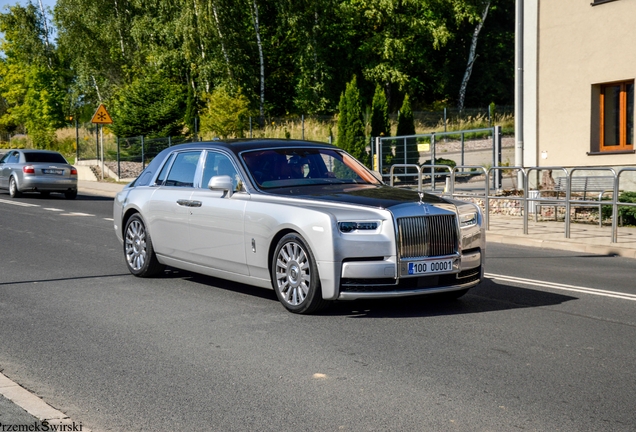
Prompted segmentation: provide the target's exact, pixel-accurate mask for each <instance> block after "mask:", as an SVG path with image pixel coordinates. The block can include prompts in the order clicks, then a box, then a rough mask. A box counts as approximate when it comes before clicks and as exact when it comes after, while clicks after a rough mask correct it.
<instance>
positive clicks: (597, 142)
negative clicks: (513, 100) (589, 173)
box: [516, 0, 636, 168]
mask: <svg viewBox="0 0 636 432" xmlns="http://www.w3.org/2000/svg"><path fill="white" fill-rule="evenodd" d="M517 2H522V3H521V4H522V6H523V8H522V9H521V8H518V10H517V14H518V18H519V13H520V11H521V10H522V11H523V13H522V19H523V21H522V22H523V40H522V41H519V42H518V45H517V51H519V48H520V46H523V51H522V53H519V52H518V53H517V56H518V59H519V58H522V59H523V60H522V61H520V63H518V65H519V64H522V65H523V68H522V71H521V72H519V70H520V69H519V67H517V71H518V74H519V75H518V76H519V77H522V78H523V79H522V83H523V89H521V88H520V87H519V85H518V86H517V88H518V91H517V95H519V94H520V93H522V98H521V99H518V100H519V101H520V102H519V103H520V104H521V105H522V106H521V107H520V106H519V104H518V105H517V110H518V111H519V110H520V109H521V108H522V109H523V116H522V119H521V120H522V123H523V125H522V131H523V134H518V138H517V147H516V151H517V156H516V164H517V165H518V164H521V163H522V164H523V165H524V166H526V167H530V166H565V167H576V166H586V167H587V166H603V167H615V168H618V167H625V166H632V167H635V166H636V153H635V150H636V148H635V146H634V79H635V78H636V0H517ZM518 126H519V124H518ZM518 130H519V129H518ZM521 157H522V160H520V158H521Z"/></svg>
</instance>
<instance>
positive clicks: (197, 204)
mask: <svg viewBox="0 0 636 432" xmlns="http://www.w3.org/2000/svg"><path fill="white" fill-rule="evenodd" d="M201 204H202V203H201V201H190V204H188V205H189V206H190V207H201Z"/></svg>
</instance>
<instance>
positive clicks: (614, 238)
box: [389, 164, 636, 243]
mask: <svg viewBox="0 0 636 432" xmlns="http://www.w3.org/2000/svg"><path fill="white" fill-rule="evenodd" d="M428 168H433V169H436V170H437V169H443V170H444V172H435V173H433V174H432V177H434V176H444V177H445V178H446V179H447V180H446V181H445V182H444V189H443V190H438V189H436V186H435V185H436V183H435V182H434V181H431V182H430V188H428V189H424V181H423V178H424V177H425V176H427V175H428V173H425V171H424V170H425V169H428ZM396 169H404V170H405V171H407V170H409V169H411V170H415V171H416V174H413V173H404V174H395V170H396ZM466 169H471V170H475V169H477V170H479V169H480V170H481V172H482V173H483V175H484V185H483V187H482V188H480V187H476V188H473V192H471V193H468V192H465V191H461V192H456V190H455V186H456V183H457V182H456V179H457V176H458V173H459V174H460V175H465V170H466ZM502 170H509V171H511V172H512V171H514V172H516V173H517V175H518V177H519V178H520V185H519V186H520V187H521V189H520V190H521V191H522V192H523V193H522V194H521V195H516V196H515V195H506V196H502V195H493V194H491V190H492V189H491V188H490V184H491V183H496V181H495V178H496V177H498V176H499V174H500V172H501V171H502ZM546 170H550V171H561V172H563V174H564V176H565V177H566V178H567V182H566V188H565V198H563V199H558V198H557V199H555V198H553V197H540V196H537V197H531V196H529V187H528V178H529V175H530V174H531V173H533V172H537V171H546ZM581 171H587V172H594V171H606V172H609V173H611V175H612V177H613V188H612V190H611V191H609V190H608V191H607V193H610V192H611V199H610V200H604V201H599V200H588V199H578V198H577V197H575V196H574V195H573V193H572V178H573V177H574V176H575V174H576V173H578V172H581ZM628 172H634V173H636V167H625V168H620V169H619V170H618V171H616V170H615V169H614V168H611V167H570V168H567V167H517V166H506V167H502V166H498V167H490V168H485V167H480V166H472V165H464V166H462V165H458V166H455V167H450V166H448V165H418V164H395V165H394V166H392V167H391V168H390V170H389V176H390V182H389V184H390V185H391V186H395V184H394V179H395V178H396V177H397V176H399V175H409V176H414V175H416V176H417V177H418V179H417V190H418V192H423V191H424V192H429V193H433V194H436V195H441V196H448V197H452V198H464V199H468V198H469V199H478V200H479V199H481V200H483V204H484V205H483V206H484V224H485V226H486V229H487V230H490V200H501V199H506V200H513V201H519V202H520V204H521V212H522V216H523V233H524V234H526V235H527V234H528V217H529V211H527V210H528V208H529V206H530V204H531V203H538V204H541V203H544V205H546V206H554V205H555V204H556V205H559V206H564V207H565V208H566V210H565V215H564V226H565V229H564V237H565V238H570V224H571V209H572V208H573V207H581V206H582V207H585V206H590V205H594V206H597V205H603V206H611V208H612V224H611V242H612V243H617V242H618V214H619V209H620V208H621V207H634V208H636V203H633V202H621V201H619V192H621V191H622V189H621V183H620V181H621V177H622V176H623V175H624V174H625V173H628ZM482 191H483V193H482ZM601 203H602V204H601ZM599 211H600V207H599ZM600 217H602V216H601V215H600V214H599V218H600Z"/></svg>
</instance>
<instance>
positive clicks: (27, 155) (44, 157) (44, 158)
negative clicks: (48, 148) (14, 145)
mask: <svg viewBox="0 0 636 432" xmlns="http://www.w3.org/2000/svg"><path fill="white" fill-rule="evenodd" d="M24 160H25V162H46V163H62V164H65V163H67V162H66V159H64V156H62V155H61V154H59V153H35V152H24Z"/></svg>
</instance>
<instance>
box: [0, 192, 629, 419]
mask: <svg viewBox="0 0 636 432" xmlns="http://www.w3.org/2000/svg"><path fill="white" fill-rule="evenodd" d="M16 203H21V204H29V205H30V206H24V205H20V206H18V205H16ZM111 207H112V200H110V199H105V198H99V197H89V196H80V197H78V200H76V201H67V200H64V199H62V198H59V199H58V198H56V197H54V196H51V198H50V199H39V198H38V197H34V198H24V199H20V200H11V199H10V198H9V196H8V195H6V194H1V193H0V220H1V221H2V222H1V226H2V234H1V235H0V263H1V264H0V266H1V267H0V268H1V269H2V271H1V273H0V370H2V371H3V373H4V374H5V375H7V376H8V377H9V378H11V379H13V380H14V381H16V382H18V383H19V384H21V385H23V386H24V387H26V388H28V389H29V390H31V391H33V392H34V393H36V394H37V395H39V396H41V397H42V398H43V399H44V400H45V401H46V402H48V403H49V404H51V405H52V406H54V407H55V408H57V409H59V410H61V411H63V412H65V413H66V414H68V415H69V416H70V417H71V418H72V419H73V420H75V421H76V422H80V423H81V424H83V425H84V426H85V427H86V428H90V429H91V430H94V431H141V430H143V431H168V430H170V431H179V430H189V431H199V430H201V431H228V430H236V431H244V430H260V431H267V430H275V431H298V430H312V431H313V430H320V431H329V430H334V431H340V430H345V431H346V430H349V431H367V430H368V431H375V430H381V431H387V430H391V431H398V430H403V431H414V430H444V431H453V430H457V431H509V430H537V431H548V430H550V431H552V430H560V431H600V430H602V431H631V430H634V428H636V410H635V409H634V408H635V406H634V404H635V402H634V401H636V362H635V361H634V359H636V314H635V312H636V301H634V300H636V284H635V283H634V274H635V273H634V270H633V269H634V261H633V260H630V259H622V258H615V257H606V256H591V255H582V254H576V253H570V252H560V251H546V250H535V249H531V248H519V247H511V246H504V245H489V250H488V263H487V273H488V275H489V276H490V278H489V279H488V280H486V281H485V282H484V283H483V284H482V285H480V286H479V287H477V288H475V289H474V290H472V291H471V292H469V294H467V295H466V296H464V297H463V298H462V299H460V300H459V301H455V302H447V303H440V302H439V301H435V300H433V299H431V298H418V299H409V300H400V301H364V302H353V303H346V302H343V303H337V304H335V305H333V306H332V307H331V308H330V309H329V310H328V311H327V312H325V313H323V314H321V315H316V316H297V315H293V314H290V313H288V312H286V311H285V310H284V309H283V307H282V306H281V305H280V304H279V303H278V301H277V300H276V296H275V295H274V293H273V291H269V290H263V289H259V288H252V287H249V286H245V285H240V284H234V283H229V282H225V281H222V280H219V279H214V278H209V277H203V276H198V275H194V274H191V273H186V272H180V271H172V272H170V273H169V274H167V275H166V276H165V277H162V278H157V279H138V278H134V277H133V276H130V275H129V274H128V272H127V270H126V267H125V264H124V261H123V254H122V252H121V247H120V246H119V244H118V243H117V241H116V239H115V236H114V233H113V228H112V221H111V220H110V218H111V217H112V216H111ZM520 278H523V280H522V279H520ZM589 288H591V289H595V290H597V291H590V290H588V289H589ZM1 408H2V405H0V409H1Z"/></svg>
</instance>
